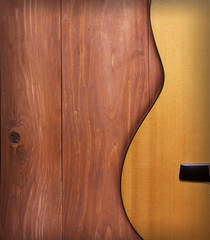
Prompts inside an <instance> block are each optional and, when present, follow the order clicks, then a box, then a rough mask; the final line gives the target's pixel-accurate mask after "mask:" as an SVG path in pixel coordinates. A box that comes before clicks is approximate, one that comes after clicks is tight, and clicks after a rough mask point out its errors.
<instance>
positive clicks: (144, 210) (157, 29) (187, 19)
mask: <svg viewBox="0 0 210 240" xmlns="http://www.w3.org/2000/svg"><path fill="white" fill-rule="evenodd" d="M209 9H210V1H209V0H195V1H190V0H182V1H181V0H177V1H171V0H154V1H153V3H152V10H151V14H152V18H151V19H152V26H153V31H154V35H155V39H156V43H157V47H158V50H159V53H160V56H161V59H162V61H163V65H164V70H165V85H164V88H163V92H162V93H161V95H160V97H159V99H158V101H157V103H156V104H155V106H154V108H153V109H152V110H151V112H150V113H149V115H148V116H147V118H146V119H145V121H144V122H143V124H142V126H141V128H140V129H139V131H138V133H137V135H136V136H135V138H134V140H133V142H132V144H131V146H130V149H129V151H128V154H127V157H126V160H125V166H124V171H123V179H122V191H123V200H124V204H125V208H126V211H127V214H128V216H129V218H130V219H131V221H132V223H133V225H134V227H135V228H136V230H137V231H138V233H139V234H140V235H141V236H142V237H143V238H144V239H145V240H147V239H152V240H156V239H167V240H173V239H176V240H200V239H202V240H207V239H209V236H210V228H209V223H210V185H209V184H204V183H190V182H180V181H179V166H180V164H181V163H209V162H210V134H209V133H210V124H209V123H210V110H209V106H210V95H209V93H210V84H209V80H210V70H209V59H210V45H209V42H210V32H209V22H210V12H209Z"/></svg>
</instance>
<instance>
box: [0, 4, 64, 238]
mask: <svg viewBox="0 0 210 240" xmlns="http://www.w3.org/2000/svg"><path fill="white" fill-rule="evenodd" d="M0 45H1V49H0V57H1V58H0V63H1V65H0V71H1V237H0V238H1V239H2V240H6V239H16V240H23V239H25V240H31V239H43V240H46V239H49V240H53V239H55V240H59V239H61V220H62V219H61V213H62V208H61V203H62V198H61V190H62V186H61V141H60V140H61V77H60V76H61V61H60V59H61V56H60V51H61V48H60V45H61V41H60V1H58V0H45V1H44V0H30V1H28V0H25V1H23V0H13V1H6V0H1V1H0Z"/></svg>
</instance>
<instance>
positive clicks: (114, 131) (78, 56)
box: [62, 0, 163, 240]
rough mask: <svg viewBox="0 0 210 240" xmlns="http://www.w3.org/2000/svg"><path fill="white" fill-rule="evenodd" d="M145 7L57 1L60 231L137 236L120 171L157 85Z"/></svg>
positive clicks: (133, 2) (137, 1) (68, 235)
mask: <svg viewBox="0 0 210 240" xmlns="http://www.w3.org/2000/svg"><path fill="white" fill-rule="evenodd" d="M148 9H149V2H148V1H144V0H124V1H123V0H121V1H120V0H113V1H111V0H110V1H109V0H101V1H98V0H90V1H85V0H71V1H69V0H63V1H62V26H63V27H62V32H63V34H62V46H63V48H62V56H63V57H62V62H63V65H62V72H63V88H62V92H63V114H62V116H63V237H64V239H121V240H127V239H129V240H130V239H139V236H138V235H137V234H136V233H135V231H134V230H133V229H132V227H131V225H130V224H129V221H128V219H127V217H126V215H125V212H124V209H123V205H122V201H121V193H120V176H121V170H122V164H123V160H124V157H125V153H126V150H127V148H128V145H129V143H130V141H131V139H132V137H133V135H134V133H135V131H136V129H137V128H138V126H139V124H140V123H141V121H142V120H143V118H144V117H145V115H146V114H147V112H148V110H149V108H150V107H151V106H152V104H153V103H154V101H155V99H156V97H157V96H158V94H159V91H160V89H161V86H162V80H163V79H162V67H161V64H160V60H159V57H158V54H157V51H156V48H155V45H154V42H153V38H152V35H151V29H150V25H149V14H148V12H149V11H148ZM149 39H150V40H149ZM151 84H152V86H151Z"/></svg>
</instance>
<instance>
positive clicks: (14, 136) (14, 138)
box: [9, 132, 20, 144]
mask: <svg viewBox="0 0 210 240" xmlns="http://www.w3.org/2000/svg"><path fill="white" fill-rule="evenodd" d="M9 141H10V142H11V143H12V144H18V143H19V142H20V134H19V133H18V132H10V134H9Z"/></svg>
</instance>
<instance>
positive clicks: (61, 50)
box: [60, 0, 63, 240]
mask: <svg viewBox="0 0 210 240" xmlns="http://www.w3.org/2000/svg"><path fill="white" fill-rule="evenodd" d="M62 41H63V40H62V0H60V48H61V49H60V58H61V59H60V66H61V184H62V186H61V239H62V240H63V84H62V83H63V82H62V81H63V65H62V58H63V54H62V53H63V45H62Z"/></svg>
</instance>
